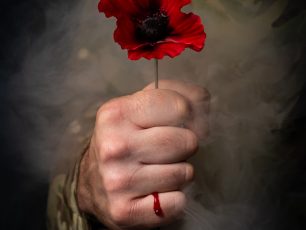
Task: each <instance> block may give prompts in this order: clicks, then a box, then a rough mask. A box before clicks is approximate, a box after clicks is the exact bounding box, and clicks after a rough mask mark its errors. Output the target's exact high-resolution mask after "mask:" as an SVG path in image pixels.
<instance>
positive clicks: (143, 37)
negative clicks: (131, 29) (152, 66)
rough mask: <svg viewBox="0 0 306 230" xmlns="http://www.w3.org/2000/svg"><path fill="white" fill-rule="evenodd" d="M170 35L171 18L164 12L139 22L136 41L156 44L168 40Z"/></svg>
mask: <svg viewBox="0 0 306 230" xmlns="http://www.w3.org/2000/svg"><path fill="white" fill-rule="evenodd" d="M169 33H170V28H169V18H168V16H167V14H166V13H165V12H163V11H158V12H157V13H154V14H152V15H150V16H147V17H145V18H144V19H142V20H138V23H137V27H136V39H137V40H139V41H141V42H148V43H155V42H158V41H160V40H163V39H164V38H166V37H167V35H168V34H169Z"/></svg>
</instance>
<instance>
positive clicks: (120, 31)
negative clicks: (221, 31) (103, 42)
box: [98, 0, 206, 60]
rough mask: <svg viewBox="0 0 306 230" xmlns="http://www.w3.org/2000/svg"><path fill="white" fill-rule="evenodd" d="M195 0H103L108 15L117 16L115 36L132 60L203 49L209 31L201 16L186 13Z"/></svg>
mask: <svg viewBox="0 0 306 230" xmlns="http://www.w3.org/2000/svg"><path fill="white" fill-rule="evenodd" d="M190 3H191V0H100V2H99V5H98V8H99V11H100V12H103V13H105V15H106V17H112V16H113V17H116V18H117V29H116V31H115V33H114V39H115V41H116V42H117V43H119V44H120V46H121V48H122V49H127V50H128V56H129V59H131V60H138V59H140V58H141V57H144V58H147V59H152V58H156V59H162V58H163V57H164V56H165V55H168V56H170V57H172V58H173V57H175V56H177V55H179V54H180V53H181V52H183V51H184V49H185V48H187V47H188V48H191V49H193V50H195V51H201V50H202V49H203V47H204V43H205V39H206V34H205V32H204V26H203V24H202V22H201V19H200V17H199V16H197V15H194V14H193V13H188V14H186V13H183V12H181V8H182V7H183V6H185V5H188V4H190Z"/></svg>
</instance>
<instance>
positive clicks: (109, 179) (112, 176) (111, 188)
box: [103, 171, 128, 194]
mask: <svg viewBox="0 0 306 230" xmlns="http://www.w3.org/2000/svg"><path fill="white" fill-rule="evenodd" d="M127 181H128V179H127V178H126V176H125V174H124V173H121V172H114V171H110V172H107V173H105V174H104V180H103V182H104V189H105V191H106V192H107V193H109V194H111V193H115V192H119V191H122V190H124V189H126V188H127Z"/></svg>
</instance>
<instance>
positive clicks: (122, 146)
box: [99, 134, 128, 161]
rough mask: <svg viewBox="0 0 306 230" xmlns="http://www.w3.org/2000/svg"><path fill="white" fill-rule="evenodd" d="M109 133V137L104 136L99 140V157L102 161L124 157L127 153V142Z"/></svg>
mask: <svg viewBox="0 0 306 230" xmlns="http://www.w3.org/2000/svg"><path fill="white" fill-rule="evenodd" d="M109 135H110V136H109V137H105V139H104V140H102V141H101V144H100V146H99V148H100V159H101V160H102V161H109V160H117V159H121V158H124V157H125V156H126V155H127V154H128V144H127V142H126V141H125V140H124V139H123V138H121V137H119V136H117V135H115V134H113V135H111V134H109Z"/></svg>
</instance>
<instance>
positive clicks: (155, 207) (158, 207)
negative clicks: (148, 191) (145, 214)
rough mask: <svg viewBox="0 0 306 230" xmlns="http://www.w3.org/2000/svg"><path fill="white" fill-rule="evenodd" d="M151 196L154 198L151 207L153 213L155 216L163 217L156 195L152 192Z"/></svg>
mask: <svg viewBox="0 0 306 230" xmlns="http://www.w3.org/2000/svg"><path fill="white" fill-rule="evenodd" d="M152 195H153V197H154V206H153V208H154V212H155V214H156V216H159V217H163V216H164V213H163V210H162V209H161V207H160V202H159V196H158V193H157V192H153V193H152Z"/></svg>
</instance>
